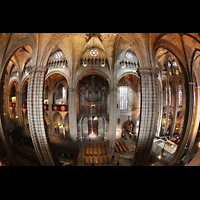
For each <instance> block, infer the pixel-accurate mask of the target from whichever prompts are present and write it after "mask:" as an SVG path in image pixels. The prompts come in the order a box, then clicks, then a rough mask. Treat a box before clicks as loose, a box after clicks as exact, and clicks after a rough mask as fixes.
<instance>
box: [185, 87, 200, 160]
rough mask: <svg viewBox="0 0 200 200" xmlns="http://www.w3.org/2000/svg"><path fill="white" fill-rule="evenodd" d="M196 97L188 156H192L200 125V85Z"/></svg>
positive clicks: (196, 90)
mask: <svg viewBox="0 0 200 200" xmlns="http://www.w3.org/2000/svg"><path fill="white" fill-rule="evenodd" d="M195 94H196V95H195V97H194V98H195V99H196V109H195V110H194V115H195V116H194V119H193V126H192V131H191V133H190V138H189V141H188V152H187V155H186V157H188V158H189V157H190V154H191V151H192V147H193V145H194V142H195V140H196V136H197V132H198V127H199V120H200V115H199V113H200V98H199V94H200V87H197V88H196V89H195Z"/></svg>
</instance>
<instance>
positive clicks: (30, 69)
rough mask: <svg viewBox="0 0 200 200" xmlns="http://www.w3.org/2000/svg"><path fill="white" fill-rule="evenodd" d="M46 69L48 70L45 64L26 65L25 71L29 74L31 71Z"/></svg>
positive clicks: (43, 70) (44, 70)
mask: <svg viewBox="0 0 200 200" xmlns="http://www.w3.org/2000/svg"><path fill="white" fill-rule="evenodd" d="M47 70H48V67H46V66H32V67H31V66H30V67H27V71H28V73H29V74H31V73H32V72H46V71H47Z"/></svg>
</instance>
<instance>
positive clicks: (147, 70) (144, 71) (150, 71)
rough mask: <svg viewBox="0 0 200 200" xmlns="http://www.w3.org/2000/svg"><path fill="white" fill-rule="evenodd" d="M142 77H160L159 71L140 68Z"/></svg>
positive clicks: (152, 68)
mask: <svg viewBox="0 0 200 200" xmlns="http://www.w3.org/2000/svg"><path fill="white" fill-rule="evenodd" d="M138 69H139V70H138V71H139V73H140V74H141V75H146V74H147V75H156V76H158V69H157V68H155V67H141V68H138Z"/></svg>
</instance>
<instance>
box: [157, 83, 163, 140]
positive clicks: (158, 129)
mask: <svg viewBox="0 0 200 200" xmlns="http://www.w3.org/2000/svg"><path fill="white" fill-rule="evenodd" d="M159 93H160V95H159V104H158V106H159V116H158V127H157V132H156V136H157V137H158V136H160V129H161V125H162V116H163V86H161V87H160V91H159Z"/></svg>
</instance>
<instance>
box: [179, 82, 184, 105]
mask: <svg viewBox="0 0 200 200" xmlns="http://www.w3.org/2000/svg"><path fill="white" fill-rule="evenodd" d="M178 94H179V103H178V104H179V106H182V100H183V96H182V95H183V91H182V85H179V87H178Z"/></svg>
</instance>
